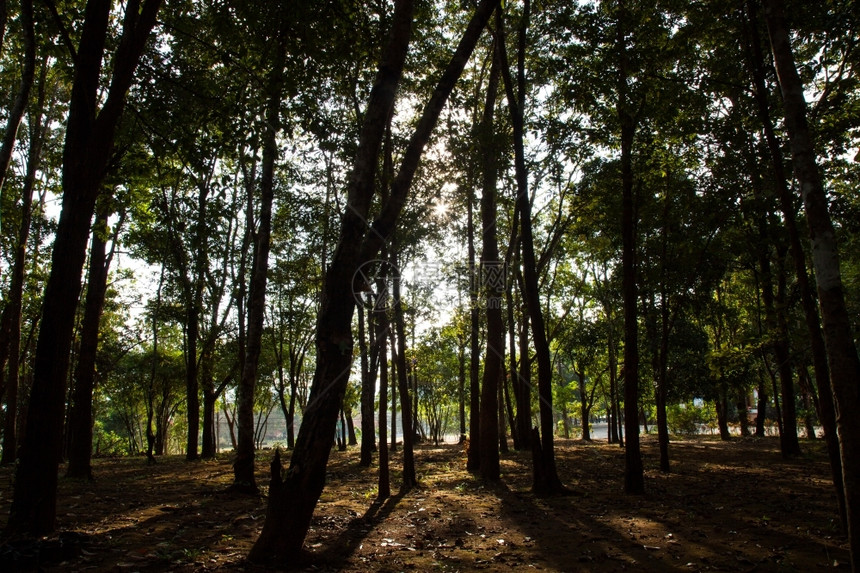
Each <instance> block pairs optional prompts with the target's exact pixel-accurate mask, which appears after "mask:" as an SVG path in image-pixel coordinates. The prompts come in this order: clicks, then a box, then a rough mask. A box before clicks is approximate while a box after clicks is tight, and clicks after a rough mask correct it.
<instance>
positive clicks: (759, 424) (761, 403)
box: [755, 378, 768, 438]
mask: <svg viewBox="0 0 860 573" xmlns="http://www.w3.org/2000/svg"><path fill="white" fill-rule="evenodd" d="M767 402H768V399H767V385H766V384H765V382H764V378H762V379H761V380H760V381H759V385H758V401H757V403H756V415H755V436H756V437H757V438H763V437H764V422H765V419H766V418H767Z"/></svg>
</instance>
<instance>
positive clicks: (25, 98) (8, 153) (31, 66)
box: [0, 0, 36, 191]
mask: <svg viewBox="0 0 860 573" xmlns="http://www.w3.org/2000/svg"><path fill="white" fill-rule="evenodd" d="M5 11H6V10H5V3H4V6H3V13H4V14H3V20H4V22H3V24H4V26H5ZM21 27H22V28H23V32H24V42H23V43H24V46H23V47H24V67H23V69H22V71H21V85H20V86H19V87H18V94H17V95H16V96H15V101H14V103H13V104H12V107H11V109H9V115H8V116H7V118H6V130H5V131H4V132H3V141H2V143H0V191H2V189H3V184H4V183H5V181H6V174H7V173H8V171H9V165H10V163H11V162H12V150H13V149H14V147H15V140H16V139H17V138H18V127H20V125H21V120H22V119H24V112H25V111H26V110H27V104H28V103H29V101H30V90H31V89H32V87H33V81H34V79H35V77H36V32H35V28H34V25H33V0H21ZM0 36H1V35H0ZM0 42H2V37H0Z"/></svg>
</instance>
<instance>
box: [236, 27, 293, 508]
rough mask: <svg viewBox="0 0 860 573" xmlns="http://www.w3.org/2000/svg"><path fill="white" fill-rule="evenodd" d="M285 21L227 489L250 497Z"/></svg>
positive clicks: (275, 65)
mask: <svg viewBox="0 0 860 573" xmlns="http://www.w3.org/2000/svg"><path fill="white" fill-rule="evenodd" d="M286 18H287V15H286V14H284V13H283V10H278V14H277V18H276V20H277V32H276V35H275V43H276V48H275V50H274V52H275V53H274V56H273V61H272V64H271V69H270V70H269V78H268V85H267V92H268V94H267V102H266V104H267V105H266V130H265V135H264V141H263V170H262V173H261V180H260V216H259V225H258V228H257V233H256V237H255V239H256V242H255V244H254V257H253V265H252V270H251V285H250V292H249V295H248V335H247V336H248V337H247V347H246V349H245V352H246V353H245V361H244V364H243V369H242V376H241V378H240V380H239V387H238V396H237V399H238V410H237V414H236V415H237V421H238V435H237V444H236V445H237V447H236V459H235V461H234V462H233V485H232V486H231V487H232V489H234V490H236V491H246V492H256V491H257V484H256V481H255V479H254V440H253V437H254V433H253V426H252V422H253V409H254V389H255V386H256V382H257V366H258V362H259V359H260V349H261V345H262V338H263V318H264V316H265V313H266V281H267V278H268V269H269V241H270V236H271V226H272V203H273V202H274V190H275V162H276V159H277V137H278V132H279V131H280V125H281V109H280V108H281V98H282V92H283V75H284V58H285V51H286V36H287V29H286V24H287V22H286Z"/></svg>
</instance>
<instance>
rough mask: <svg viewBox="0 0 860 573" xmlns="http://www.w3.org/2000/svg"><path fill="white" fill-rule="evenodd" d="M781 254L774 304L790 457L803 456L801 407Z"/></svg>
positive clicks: (781, 249) (784, 443)
mask: <svg viewBox="0 0 860 573" xmlns="http://www.w3.org/2000/svg"><path fill="white" fill-rule="evenodd" d="M778 251H779V252H778V254H777V257H778V258H777V277H776V278H777V287H776V297H775V298H774V303H775V304H776V309H775V314H776V328H777V333H778V334H777V339H776V341H775V343H774V344H775V345H776V346H777V349H776V356H777V360H778V368H779V382H780V391H781V394H782V425H783V433H782V434H781V435H780V438H781V441H780V443H781V445H782V446H783V447H782V455H783V456H786V457H790V456H799V455H800V454H801V451H800V442H799V441H798V439H797V404H796V392H795V391H794V372H793V369H792V367H791V349H790V348H789V340H790V338H789V336H790V335H789V332H788V320H787V318H786V309H787V302H786V289H787V285H786V276H785V265H784V264H783V263H784V262H785V247H778Z"/></svg>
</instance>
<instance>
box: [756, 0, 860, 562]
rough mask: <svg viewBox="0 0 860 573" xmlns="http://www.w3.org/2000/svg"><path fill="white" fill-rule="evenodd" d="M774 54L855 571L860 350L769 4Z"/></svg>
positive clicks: (791, 66) (859, 547)
mask: <svg viewBox="0 0 860 573" xmlns="http://www.w3.org/2000/svg"><path fill="white" fill-rule="evenodd" d="M764 7H765V21H766V22H767V28H768V35H769V37H770V44H771V50H772V52H773V58H774V64H775V66H776V71H777V75H778V76H779V85H780V89H781V91H782V98H783V104H784V106H785V122H786V128H787V130H788V134H789V140H790V142H791V155H792V161H793V165H794V172H795V177H797V179H798V182H799V187H800V192H801V196H802V197H803V204H804V208H805V212H806V220H807V225H808V226H809V235H810V242H811V244H812V253H813V256H812V262H813V265H814V268H815V280H816V283H817V286H818V301H819V302H818V304H819V307H820V310H821V319H822V321H823V323H824V341H825V344H826V346H827V358H828V364H829V366H830V383H831V385H832V387H833V397H834V402H835V407H836V427H837V431H838V432H839V446H840V452H841V457H842V479H843V485H844V488H845V505H846V513H847V517H848V538H849V542H850V544H851V560H852V565H853V567H854V568H855V569H856V568H860V496H857V495H856V494H857V492H858V491H860V455H858V453H860V449H858V448H860V420H858V419H857V417H856V416H854V415H852V414H851V413H852V412H855V411H856V409H857V408H858V407H860V357H858V354H857V348H856V346H855V345H854V339H853V336H852V331H851V322H850V320H849V318H848V312H847V309H846V307H845V296H844V293H843V286H842V277H841V271H840V266H839V249H838V247H837V244H836V236H835V232H834V230H833V224H832V221H831V219H830V214H829V213H828V210H827V196H826V194H825V191H824V185H823V182H822V178H821V173H820V172H819V168H818V165H817V164H816V159H815V158H816V155H815V150H814V146H813V142H812V139H811V137H810V135H811V134H810V131H809V125H808V123H807V112H806V100H805V97H804V94H803V83H802V82H801V79H800V76H799V75H798V73H797V67H796V65H795V62H794V54H793V52H792V46H791V40H790V34H789V29H788V26H787V24H786V19H785V13H784V7H783V3H782V2H781V1H780V0H765V2H764Z"/></svg>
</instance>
